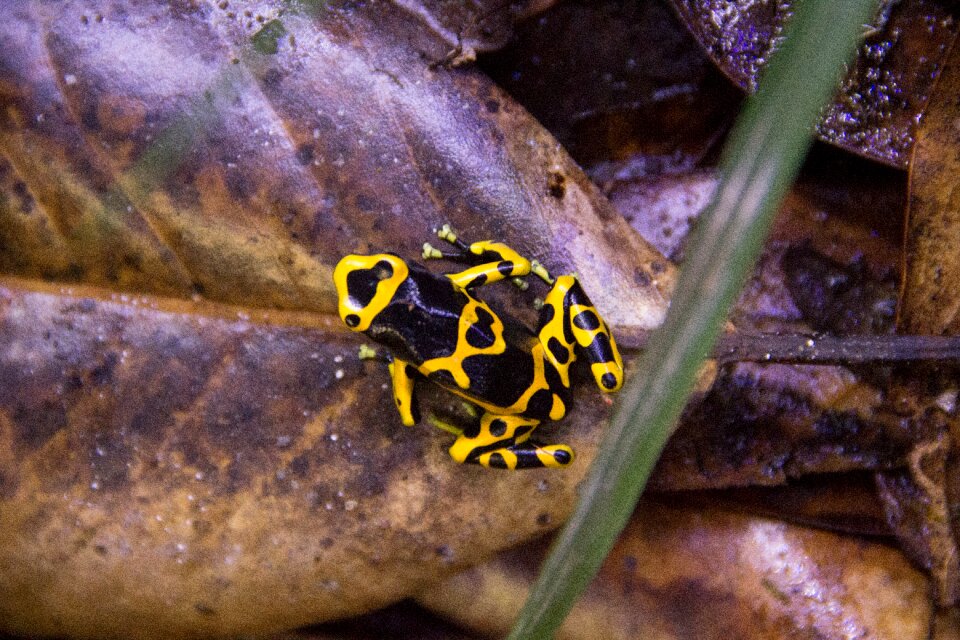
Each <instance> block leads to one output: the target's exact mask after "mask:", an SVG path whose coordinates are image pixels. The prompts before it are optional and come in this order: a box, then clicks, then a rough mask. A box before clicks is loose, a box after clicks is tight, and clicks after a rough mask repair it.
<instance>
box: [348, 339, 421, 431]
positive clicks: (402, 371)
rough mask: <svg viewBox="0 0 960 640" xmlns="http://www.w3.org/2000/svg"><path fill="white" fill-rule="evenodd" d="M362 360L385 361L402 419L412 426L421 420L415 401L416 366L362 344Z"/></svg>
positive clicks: (395, 401) (394, 399)
mask: <svg viewBox="0 0 960 640" xmlns="http://www.w3.org/2000/svg"><path fill="white" fill-rule="evenodd" d="M359 356H360V359H361V360H376V361H378V362H384V363H386V365H387V370H388V371H389V372H390V381H391V382H392V383H393V403H394V404H395V405H397V411H398V412H400V421H401V422H402V423H403V424H404V425H406V426H408V427H412V426H413V425H415V424H416V423H417V422H419V421H420V416H419V415H418V413H419V412H418V411H417V406H416V404H415V403H414V401H413V386H414V377H415V376H416V375H417V370H416V367H414V366H413V365H412V364H410V363H409V362H406V361H405V360H400V359H399V358H394V357H393V356H392V355H391V354H389V353H381V352H378V351H377V350H376V349H372V348H370V347H369V346H368V345H362V346H361V347H360V353H359Z"/></svg>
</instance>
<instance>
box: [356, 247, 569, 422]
mask: <svg viewBox="0 0 960 640" xmlns="http://www.w3.org/2000/svg"><path fill="white" fill-rule="evenodd" d="M410 267H411V268H410V273H409V275H408V277H407V278H406V280H405V281H404V282H403V283H402V284H401V285H400V287H399V288H398V289H397V292H396V294H395V295H394V297H393V299H392V300H391V301H390V303H389V304H388V305H387V307H386V308H385V309H384V310H383V311H382V312H381V313H380V314H379V315H378V317H377V319H376V320H375V321H374V325H372V326H371V327H370V329H371V330H370V331H369V332H368V333H369V334H370V336H371V337H372V338H374V339H375V340H377V341H378V342H380V343H382V344H384V345H386V346H387V347H389V348H390V350H391V351H392V352H393V353H394V355H395V356H396V357H398V358H400V359H401V360H405V361H407V362H409V363H411V364H412V365H414V366H415V367H416V368H417V370H418V371H420V373H422V374H423V375H425V376H427V377H428V378H429V379H430V380H432V381H433V382H435V383H437V384H439V385H440V386H442V387H444V388H446V389H449V390H451V391H453V392H455V393H457V394H458V395H461V396H463V397H465V398H467V399H469V400H471V401H474V402H476V403H477V404H479V405H481V406H483V407H484V408H486V409H488V410H493V409H496V410H499V411H501V412H503V413H511V414H522V415H525V416H529V417H533V418H538V419H548V418H552V419H556V416H557V410H556V406H557V402H558V400H555V399H554V396H555V395H557V394H558V393H559V394H560V396H561V397H560V399H559V401H560V403H561V405H562V406H565V405H566V400H567V397H566V396H567V390H566V389H565V388H564V387H563V386H562V385H561V384H560V382H559V379H558V378H557V375H556V372H555V371H554V370H553V368H552V367H551V366H549V363H548V362H546V361H545V359H544V358H543V353H542V348H541V347H540V346H539V345H538V344H537V341H536V337H535V335H534V334H533V332H531V331H529V330H527V329H525V328H522V327H519V326H518V325H514V324H512V323H509V322H507V323H506V324H505V323H504V321H503V320H502V319H501V317H500V315H499V314H498V313H496V311H494V310H493V309H492V308H491V307H490V306H489V305H488V304H486V303H485V302H483V301H481V300H478V299H477V298H475V297H474V296H472V295H470V293H469V292H467V291H465V290H463V289H461V288H459V287H456V286H454V285H453V283H452V282H451V281H450V280H449V279H448V278H446V277H444V276H436V275H434V274H432V273H431V272H429V271H427V270H426V269H424V268H423V267H420V266H419V265H416V264H411V265H410ZM461 320H463V321H464V322H461ZM554 378H557V379H554ZM560 415H562V413H561V414H560Z"/></svg>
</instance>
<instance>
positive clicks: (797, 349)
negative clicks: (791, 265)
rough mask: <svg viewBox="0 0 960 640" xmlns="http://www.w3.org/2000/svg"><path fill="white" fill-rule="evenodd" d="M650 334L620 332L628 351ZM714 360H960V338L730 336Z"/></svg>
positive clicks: (641, 344) (723, 339)
mask: <svg viewBox="0 0 960 640" xmlns="http://www.w3.org/2000/svg"><path fill="white" fill-rule="evenodd" d="M647 339H648V333H647V332H645V331H636V332H629V331H628V332H623V334H622V335H621V333H619V332H618V333H617V341H618V342H619V343H620V345H621V347H623V349H624V350H625V351H634V350H640V349H643V348H644V347H645V346H646V343H647ZM712 357H713V358H716V359H717V360H718V361H720V363H722V364H725V363H728V362H779V363H787V364H865V363H883V362H920V361H938V362H943V361H958V360H960V336H932V335H859V336H832V335H823V334H820V335H814V334H802V333H760V334H747V333H728V334H724V335H722V336H721V337H720V339H719V340H718V341H717V346H716V348H714V350H713V353H712Z"/></svg>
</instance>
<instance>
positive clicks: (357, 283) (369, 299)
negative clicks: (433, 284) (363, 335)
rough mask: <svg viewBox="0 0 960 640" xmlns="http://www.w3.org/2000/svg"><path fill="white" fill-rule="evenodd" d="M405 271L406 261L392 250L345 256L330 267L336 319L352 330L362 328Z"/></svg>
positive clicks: (386, 301)
mask: <svg viewBox="0 0 960 640" xmlns="http://www.w3.org/2000/svg"><path fill="white" fill-rule="evenodd" d="M409 273H410V270H409V268H408V267H407V265H406V263H405V262H404V261H403V260H402V259H401V258H400V257H399V256H396V255H394V254H392V253H378V254H375V255H372V256H360V255H356V254H351V255H348V256H345V257H344V258H343V259H342V260H341V261H340V262H338V263H337V266H336V268H335V269H334V270H333V282H334V284H335V285H336V286H337V300H338V301H337V308H338V310H339V311H340V319H341V320H343V322H344V324H346V325H347V326H348V327H350V328H351V329H353V330H354V331H366V330H367V328H369V327H370V323H371V322H373V319H374V318H376V317H377V314H378V313H380V312H381V311H383V310H384V308H386V306H387V305H388V304H390V301H391V300H392V299H393V298H394V296H395V295H396V293H397V288H399V286H400V284H401V283H402V282H403V281H404V280H406V279H407V275H408V274H409Z"/></svg>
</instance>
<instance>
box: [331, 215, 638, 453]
mask: <svg viewBox="0 0 960 640" xmlns="http://www.w3.org/2000/svg"><path fill="white" fill-rule="evenodd" d="M437 235H438V236H439V237H440V238H441V239H443V240H446V241H447V242H449V243H450V244H452V245H453V247H454V248H455V249H456V251H453V252H443V251H439V250H437V249H436V248H434V247H432V246H430V244H429V243H426V244H424V249H423V257H424V258H426V259H430V258H446V259H449V260H454V261H457V262H461V263H464V264H467V265H471V266H470V267H469V268H467V269H465V270H464V271H459V272H457V273H450V274H447V275H445V276H438V275H435V274H433V273H431V272H429V271H428V270H427V269H425V268H424V267H422V266H421V265H419V264H416V263H408V262H405V261H404V260H402V259H401V258H400V257H398V256H396V255H394V254H391V253H381V254H376V255H370V256H362V255H348V256H346V257H345V258H343V259H342V260H341V261H340V262H339V263H338V264H337V266H336V269H334V273H333V279H334V282H335V284H336V287H337V295H338V297H339V303H338V304H339V312H340V317H341V319H342V320H343V321H344V323H346V325H347V326H348V327H350V328H351V329H353V330H354V331H361V332H363V333H364V334H366V335H367V336H368V337H370V338H371V339H373V340H375V341H376V342H378V343H380V344H382V345H384V346H385V347H387V348H388V349H389V351H390V352H391V355H390V356H388V357H387V358H386V359H387V361H388V363H389V370H390V376H391V378H392V380H393V397H394V401H395V402H396V405H397V409H399V411H400V418H401V421H402V422H403V424H405V425H408V426H410V425H413V424H415V423H416V421H417V419H416V410H415V407H414V404H413V386H414V380H415V379H416V378H418V377H425V378H427V379H428V380H430V381H432V382H435V383H436V384H438V385H440V386H441V387H443V388H445V389H448V390H450V391H452V392H453V393H455V394H457V395H459V396H461V397H463V398H466V399H467V400H469V401H470V402H472V403H474V404H476V405H478V406H479V407H480V408H482V409H483V415H482V416H481V418H480V421H479V423H478V424H476V425H474V426H472V427H468V428H466V429H463V430H457V433H458V437H457V440H456V441H455V442H454V443H453V446H451V447H450V455H451V456H452V457H453V458H454V460H456V461H457V462H471V463H476V464H480V465H483V466H485V467H495V468H501V469H523V468H531V467H562V466H565V465H567V464H569V463H570V462H571V461H572V460H573V450H572V449H571V448H570V447H569V446H567V445H564V444H552V445H545V444H541V443H538V442H536V441H534V440H531V439H530V433H531V432H532V431H533V430H534V428H535V427H536V426H537V425H538V424H539V423H540V422H541V421H543V420H547V419H549V420H559V419H560V418H562V417H563V416H564V415H565V414H566V412H567V407H568V405H569V403H570V397H571V394H570V365H571V364H572V363H573V361H574V360H576V358H577V356H578V355H582V356H583V357H585V358H586V359H587V360H588V361H589V363H590V369H591V372H592V373H593V377H594V379H595V380H596V382H597V385H598V386H599V387H600V388H601V389H602V390H603V391H607V392H613V391H617V390H618V389H619V388H620V386H621V385H622V384H623V362H622V360H621V359H620V353H619V351H618V350H617V345H616V343H615V342H614V339H613V336H612V335H611V334H610V330H609V329H608V328H607V325H606V323H605V322H604V321H603V319H602V318H601V317H600V314H599V313H597V310H596V309H595V308H594V306H593V304H592V303H591V302H590V299H589V298H588V297H587V294H586V293H585V292H584V290H583V288H582V287H581V286H580V283H579V282H578V281H577V279H576V277H575V276H572V275H564V276H559V277H557V278H552V277H551V276H550V274H549V273H548V272H547V270H546V269H545V268H543V266H541V265H540V264H539V263H537V262H536V261H530V260H527V259H526V258H524V257H523V256H521V255H519V254H518V253H517V252H516V251H514V250H513V249H511V248H510V247H508V246H506V245H504V244H501V243H499V242H492V241H481V242H474V243H472V244H466V243H465V242H463V241H461V240H460V239H459V238H458V237H457V235H456V234H455V233H454V232H453V231H452V230H451V229H450V227H449V226H448V225H444V226H443V227H442V228H441V229H440V230H439V231H438V232H437ZM531 274H533V275H536V276H537V277H539V278H540V279H542V280H543V281H544V282H546V283H547V284H549V285H550V286H551V288H550V291H549V293H547V295H546V298H544V302H543V307H542V309H541V311H540V320H539V323H538V327H537V330H536V332H532V331H530V330H529V329H527V328H526V327H523V326H522V325H520V324H519V323H518V322H515V321H514V320H513V319H512V318H508V317H504V318H501V317H500V316H498V315H497V313H495V312H494V311H493V309H491V308H490V306H489V305H487V304H486V303H485V302H483V301H482V300H480V299H478V298H477V297H475V295H474V293H475V292H476V290H477V289H478V288H479V287H480V286H482V285H485V284H490V283H493V282H497V281H499V280H503V279H505V278H510V279H513V280H514V281H515V282H516V283H518V284H525V283H524V281H523V280H521V279H522V278H523V277H525V276H528V275H531Z"/></svg>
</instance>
